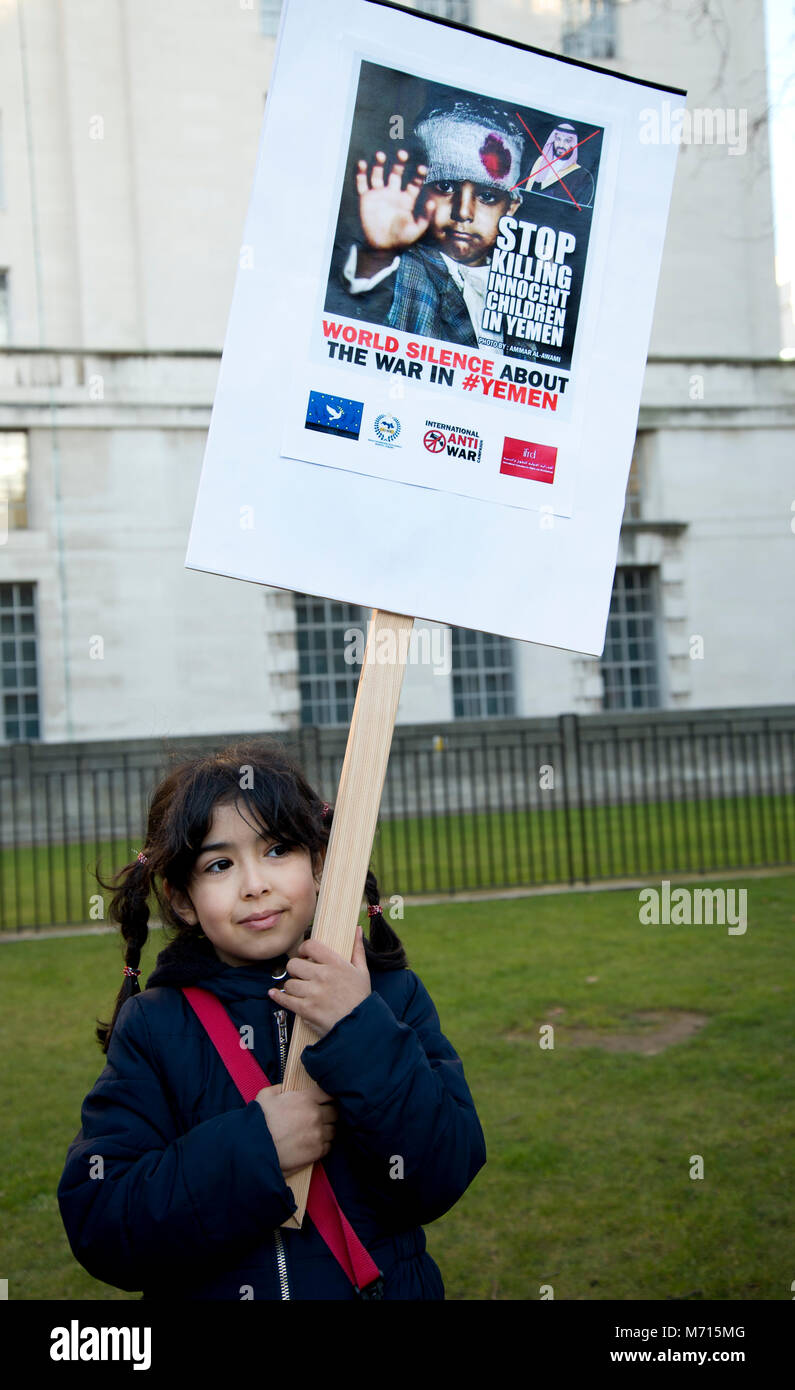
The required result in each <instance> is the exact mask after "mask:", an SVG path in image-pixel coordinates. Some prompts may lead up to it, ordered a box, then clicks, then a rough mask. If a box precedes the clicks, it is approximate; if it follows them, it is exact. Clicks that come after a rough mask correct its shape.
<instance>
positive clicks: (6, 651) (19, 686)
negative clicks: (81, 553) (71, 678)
mask: <svg viewBox="0 0 795 1390" xmlns="http://www.w3.org/2000/svg"><path fill="white" fill-rule="evenodd" d="M34 589H35V586H34V585H33V584H0V652H1V653H2V683H3V689H2V694H3V738H4V739H5V740H6V742H8V743H12V742H14V741H17V742H19V741H20V740H22V739H31V738H38V737H39V680H38V670H37V662H36V606H35V593H34Z"/></svg>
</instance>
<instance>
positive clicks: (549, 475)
mask: <svg viewBox="0 0 795 1390" xmlns="http://www.w3.org/2000/svg"><path fill="white" fill-rule="evenodd" d="M557 456H558V451H557V449H556V448H555V447H554V446H553V445H551V444H531V442H530V440H529V439H511V437H510V436H507V437H506V439H505V443H504V444H503V448H502V463H501V464H500V472H501V473H511V474H512V475H513V476H514V477H515V478H534V479H535V480H536V482H539V483H551V482H553V481H554V478H555V461H556V459H557Z"/></svg>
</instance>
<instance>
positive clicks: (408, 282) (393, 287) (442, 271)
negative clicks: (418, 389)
mask: <svg viewBox="0 0 795 1390" xmlns="http://www.w3.org/2000/svg"><path fill="white" fill-rule="evenodd" d="M325 307H326V311H327V312H331V313H338V314H345V315H346V316H347V317H348V318H354V319H362V320H364V321H365V322H367V323H383V324H386V325H387V327H389V328H398V329H400V330H401V331H402V332H404V333H415V334H417V335H419V336H420V337H423V338H440V339H441V340H442V342H445V343H460V344H461V346H462V347H474V348H476V347H477V346H478V340H477V336H476V334H475V330H474V328H473V327H472V320H471V318H470V317H469V310H468V308H467V306H466V302H465V300H464V296H463V294H462V292H461V290H460V289H459V288H458V286H457V284H456V283H455V281H454V280H453V278H452V276H451V275H450V273H449V271H448V269H447V266H446V265H445V263H444V261H443V260H442V257H441V255H440V253H439V252H438V251H436V250H435V249H433V248H431V247H429V246H427V245H423V243H422V242H417V243H415V245H414V246H410V247H409V248H408V250H406V251H401V253H400V264H399V266H398V268H397V271H396V272H395V274H394V276H392V275H390V276H387V277H386V279H384V280H382V281H381V282H380V283H379V284H377V285H375V286H374V287H373V289H372V290H367V291H366V292H365V293H363V294H351V292H350V288H349V286H348V284H347V283H346V281H345V279H344V277H343V275H342V274H338V275H337V276H335V277H334V279H333V280H332V281H330V282H329V287H328V293H327V296H326V305H325ZM495 336H497V335H495ZM500 336H501V337H502V339H503V343H504V344H505V350H506V351H507V352H508V354H509V355H511V356H513V355H516V356H518V357H520V358H521V360H523V361H524V360H527V359H530V360H532V359H534V358H536V357H537V356H538V349H537V348H536V346H535V344H534V343H532V342H531V341H530V340H529V339H527V340H523V345H522V349H521V350H520V351H517V352H516V353H515V354H514V353H511V347H512V345H513V344H514V343H515V341H516V340H515V339H513V338H510V337H509V336H508V334H507V333H506V331H505V328H504V327H503V331H502V334H501V335H500Z"/></svg>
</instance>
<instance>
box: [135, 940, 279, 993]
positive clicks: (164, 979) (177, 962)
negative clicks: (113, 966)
mask: <svg viewBox="0 0 795 1390" xmlns="http://www.w3.org/2000/svg"><path fill="white" fill-rule="evenodd" d="M287 961H288V956H287V955H286V954H282V955H279V956H274V957H273V958H272V959H270V960H258V961H252V962H251V963H250V964H249V965H226V964H225V962H224V961H222V960H219V958H218V956H217V955H216V954H215V948H214V946H213V944H212V942H211V941H208V940H207V938H206V937H199V938H196V937H193V936H189V935H182V936H178V937H176V938H175V939H174V940H173V941H171V942H169V944H168V946H166V947H165V948H164V950H162V951H161V952H160V953H159V955H158V957H157V961H156V964H155V968H154V970H153V971H152V973H151V975H150V976H149V977H148V979H147V981H146V988H147V989H154V988H156V987H158V986H160V985H167V986H171V988H173V989H182V988H183V986H184V985H200V986H201V987H202V988H203V989H209V990H211V991H212V993H213V994H217V995H219V997H221V998H223V999H237V998H244V997H247V998H251V997H252V996H254V997H257V998H262V999H267V997H268V990H269V989H272V988H273V982H274V979H280V978H282V977H283V976H284V974H285V971H286V969H287Z"/></svg>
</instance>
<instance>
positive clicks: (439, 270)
mask: <svg viewBox="0 0 795 1390" xmlns="http://www.w3.org/2000/svg"><path fill="white" fill-rule="evenodd" d="M386 321H387V324H388V325H389V327H390V328H398V329H402V330H403V332H404V333H418V334H419V335H420V336H421V337H424V338H441V339H442V341H443V342H447V343H461V344H462V345H464V346H466V347H477V345H478V341H477V338H476V337H475V330H474V329H473V327H472V320H471V318H470V317H469V310H468V309H467V306H466V304H465V303H464V296H463V294H462V293H461V291H460V289H459V288H458V286H457V285H456V283H455V281H454V280H453V279H452V277H451V275H450V274H449V272H448V270H447V266H446V265H445V263H444V261H443V260H442V258H441V256H440V255H439V253H438V252H436V251H432V250H431V249H430V248H429V247H427V246H420V245H415V246H411V247H409V249H408V250H407V251H404V252H403V253H402V254H401V257H400V265H399V266H398V268H397V274H396V277H395V291H394V295H393V298H392V307H391V308H390V310H389V313H388V315H387V320H386Z"/></svg>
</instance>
